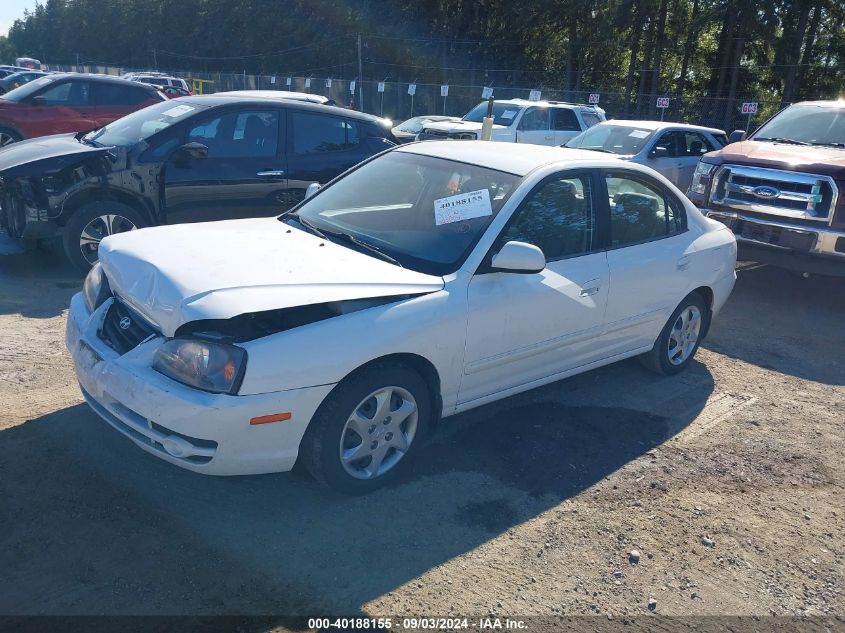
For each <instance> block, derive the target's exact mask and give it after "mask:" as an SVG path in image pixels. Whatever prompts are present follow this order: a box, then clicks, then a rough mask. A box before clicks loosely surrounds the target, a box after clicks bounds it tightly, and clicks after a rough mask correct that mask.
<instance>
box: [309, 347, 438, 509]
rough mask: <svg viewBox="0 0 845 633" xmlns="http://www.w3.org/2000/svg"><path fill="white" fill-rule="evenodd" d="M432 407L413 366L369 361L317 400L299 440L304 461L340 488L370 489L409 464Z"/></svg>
mask: <svg viewBox="0 0 845 633" xmlns="http://www.w3.org/2000/svg"><path fill="white" fill-rule="evenodd" d="M433 413H434V412H433V406H432V397H431V392H430V390H429V388H428V385H427V384H426V382H425V380H423V378H422V377H421V376H420V375H419V374H418V373H417V372H416V371H414V370H413V369H411V368H410V367H407V366H406V365H403V364H400V363H385V364H378V365H373V366H372V367H368V368H366V369H364V370H363V371H361V372H357V373H354V374H352V375H351V376H349V377H347V378H346V379H344V380H343V381H342V382H341V383H340V384H338V386H337V387H335V388H334V390H333V391H332V392H331V393H330V394H329V395H328V396H327V397H326V399H325V401H324V402H323V404H321V405H320V408H319V409H318V410H317V413H315V414H314V418H313V419H312V420H311V424H310V425H309V426H308V430H307V432H306V434H305V437H304V438H303V441H302V447H301V450H300V456H301V457H302V462H303V465H304V466H305V468H306V469H307V470H308V471H309V472H310V473H311V474H312V475H313V476H314V478H315V479H316V480H317V481H319V482H320V483H322V484H325V485H327V486H329V487H330V488H333V489H335V490H337V491H339V492H344V493H347V494H364V493H367V492H370V491H372V490H375V489H376V488H379V487H381V486H383V485H384V484H386V483H388V482H389V481H390V480H392V479H393V478H394V477H396V475H397V474H398V473H399V472H401V470H402V469H403V468H405V467H407V465H408V463H409V461H410V459H411V458H412V457H413V456H414V454H415V453H416V452H417V450H418V449H419V447H420V445H421V444H422V443H423V441H424V439H425V437H426V436H427V435H428V433H429V430H430V429H431V428H432V421H433Z"/></svg>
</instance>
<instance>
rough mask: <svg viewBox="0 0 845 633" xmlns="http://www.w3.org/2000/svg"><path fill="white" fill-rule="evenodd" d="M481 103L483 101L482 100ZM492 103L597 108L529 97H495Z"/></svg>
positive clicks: (586, 104) (595, 107)
mask: <svg viewBox="0 0 845 633" xmlns="http://www.w3.org/2000/svg"><path fill="white" fill-rule="evenodd" d="M482 103H483V102H482ZM493 103H509V104H512V105H518V106H544V107H547V108H587V109H589V110H595V109H597V106H594V105H591V104H589V103H568V102H566V101H530V100H529V99H495V100H494V101H493Z"/></svg>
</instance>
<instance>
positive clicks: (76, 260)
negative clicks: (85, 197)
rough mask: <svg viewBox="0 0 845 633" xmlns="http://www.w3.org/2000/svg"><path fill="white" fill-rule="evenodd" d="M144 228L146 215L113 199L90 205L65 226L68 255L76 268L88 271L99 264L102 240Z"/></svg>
mask: <svg viewBox="0 0 845 633" xmlns="http://www.w3.org/2000/svg"><path fill="white" fill-rule="evenodd" d="M145 226H147V222H146V220H145V218H144V216H143V215H142V214H141V213H139V212H138V211H136V210H135V209H133V208H132V207H130V206H129V205H126V204H123V203H121V202H115V201H112V200H95V201H94V202H89V203H88V204H84V205H82V206H81V207H79V208H78V209H77V210H76V211H75V212H74V213H73V215H71V216H70V219H69V220H68V221H67V224H66V225H65V229H64V234H63V235H62V243H63V245H64V249H65V254H66V255H67V258H68V259H69V260H70V262H71V263H72V264H73V265H74V266H75V267H76V268H77V269H79V270H81V271H82V272H85V271H87V270H89V269H90V268H91V266H93V265H94V264H95V263H97V249H98V248H99V246H100V242H101V241H102V240H103V239H105V238H106V237H108V236H109V235H114V234H115V233H124V232H126V231H134V230H135V229H140V228H143V227H145Z"/></svg>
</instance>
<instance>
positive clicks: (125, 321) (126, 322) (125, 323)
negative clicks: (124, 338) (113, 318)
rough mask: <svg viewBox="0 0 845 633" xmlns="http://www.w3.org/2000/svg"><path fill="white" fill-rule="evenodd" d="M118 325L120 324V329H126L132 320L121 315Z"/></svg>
mask: <svg viewBox="0 0 845 633" xmlns="http://www.w3.org/2000/svg"><path fill="white" fill-rule="evenodd" d="M118 325H120V329H121V330H128V329H129V326H131V325H132V321H130V320H129V317H123V318H122V319H121V320H120V323H119V324H118Z"/></svg>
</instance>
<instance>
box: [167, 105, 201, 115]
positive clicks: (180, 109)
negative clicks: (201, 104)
mask: <svg viewBox="0 0 845 633" xmlns="http://www.w3.org/2000/svg"><path fill="white" fill-rule="evenodd" d="M193 111H194V108H193V106H189V105H178V106H174V107H172V108H170V109H169V110H165V111H164V112H162V114H163V115H164V116H169V117H172V118H176V117H177V116H182V115H183V114H188V112H193Z"/></svg>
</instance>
